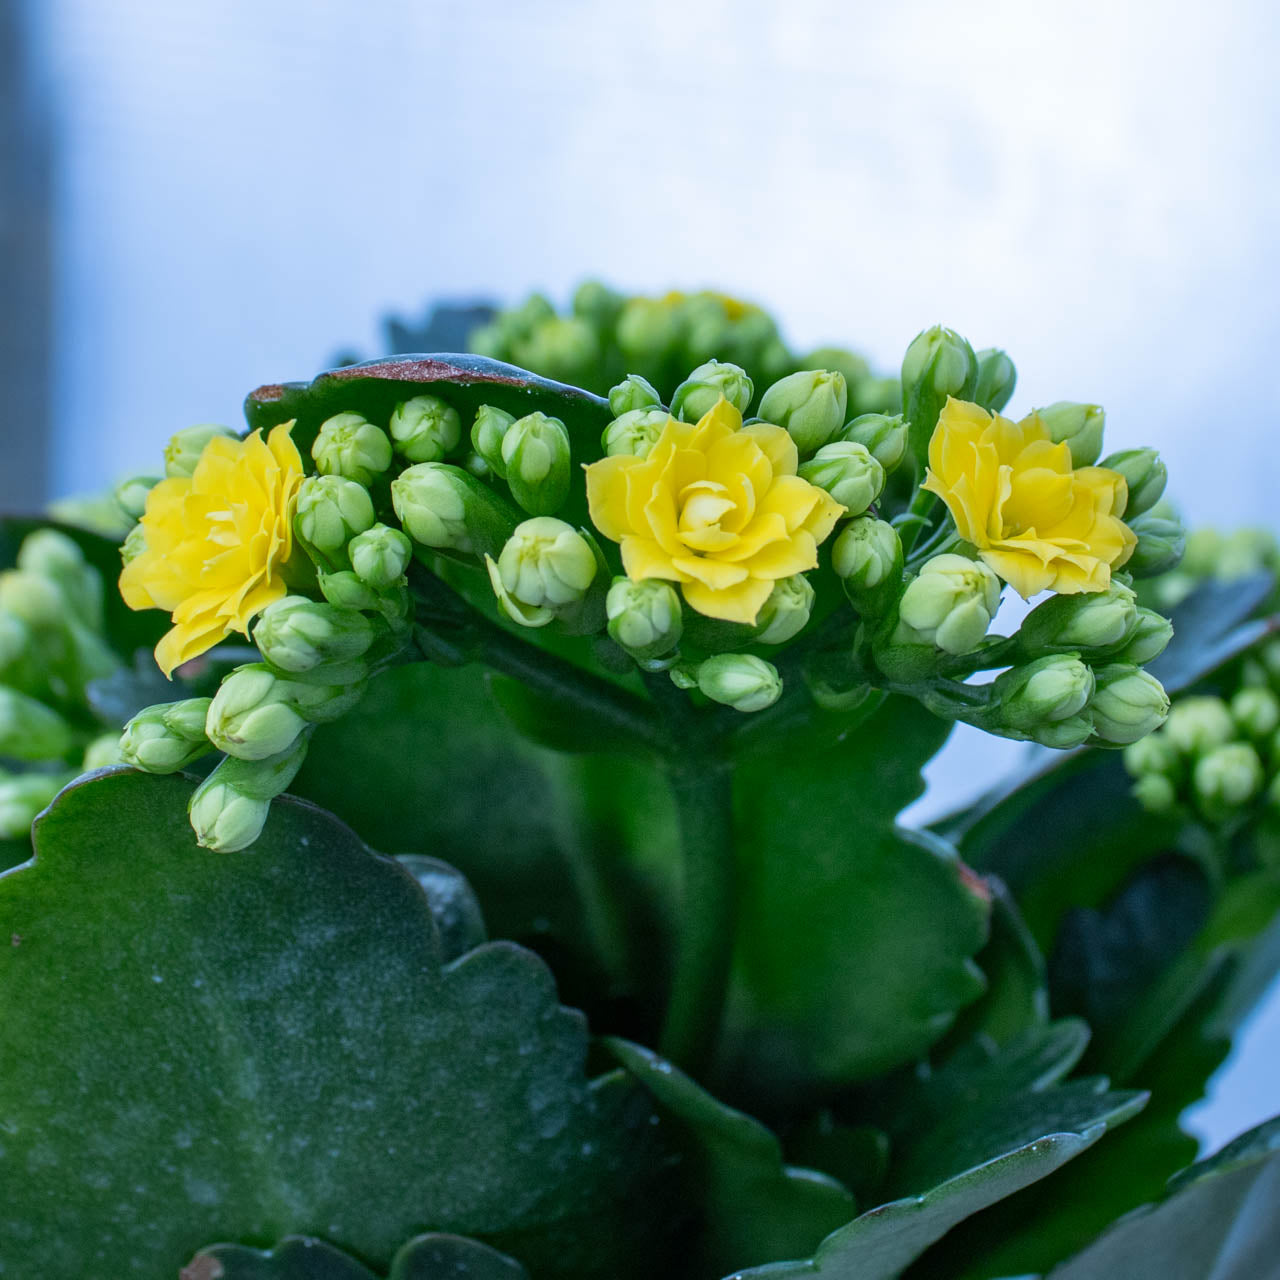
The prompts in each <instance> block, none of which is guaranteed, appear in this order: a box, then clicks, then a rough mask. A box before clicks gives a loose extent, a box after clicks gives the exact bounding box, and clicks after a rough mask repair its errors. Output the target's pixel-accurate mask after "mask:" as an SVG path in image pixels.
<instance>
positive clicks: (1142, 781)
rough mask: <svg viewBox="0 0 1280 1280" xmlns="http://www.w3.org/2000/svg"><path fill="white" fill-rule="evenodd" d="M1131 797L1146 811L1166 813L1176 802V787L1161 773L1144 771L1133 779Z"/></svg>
mask: <svg viewBox="0 0 1280 1280" xmlns="http://www.w3.org/2000/svg"><path fill="white" fill-rule="evenodd" d="M1133 798H1134V799H1135V800H1136V801H1137V802H1138V803H1139V804H1140V805H1141V806H1142V807H1143V808H1144V809H1145V810H1146V811H1147V812H1148V813H1168V812H1169V810H1171V809H1172V808H1173V807H1174V806H1175V805H1176V804H1177V803H1178V789H1177V787H1175V786H1174V784H1173V782H1172V781H1171V780H1170V779H1168V778H1166V777H1165V776H1164V774H1162V773H1144V774H1142V775H1141V776H1140V777H1138V778H1137V779H1135V781H1134V784H1133Z"/></svg>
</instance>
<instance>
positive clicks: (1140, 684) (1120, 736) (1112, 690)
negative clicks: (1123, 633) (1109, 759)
mask: <svg viewBox="0 0 1280 1280" xmlns="http://www.w3.org/2000/svg"><path fill="white" fill-rule="evenodd" d="M1094 680H1095V682H1096V689H1095V692H1094V695H1093V698H1092V700H1091V701H1090V703H1089V710H1090V712H1091V713H1092V715H1093V724H1094V731H1095V732H1096V734H1097V736H1098V737H1099V738H1101V739H1102V740H1103V741H1104V742H1113V743H1115V744H1116V745H1117V746H1126V745H1127V744H1128V743H1130V742H1136V741H1137V740H1138V739H1139V738H1143V737H1146V735H1147V734H1148V733H1150V732H1151V731H1152V730H1153V729H1158V728H1159V727H1160V726H1161V725H1162V724H1163V723H1164V720H1165V717H1166V716H1167V715H1168V714H1169V695H1168V694H1167V693H1165V691H1164V687H1163V686H1162V685H1161V683H1160V681H1159V680H1157V679H1156V678H1155V676H1153V675H1151V674H1149V673H1148V672H1146V671H1144V670H1143V669H1142V668H1141V667H1134V666H1130V665H1129V664H1128V663H1123V662H1119V663H1112V664H1111V665H1110V666H1106V667H1102V668H1101V669H1100V670H1098V671H1095V672H1094Z"/></svg>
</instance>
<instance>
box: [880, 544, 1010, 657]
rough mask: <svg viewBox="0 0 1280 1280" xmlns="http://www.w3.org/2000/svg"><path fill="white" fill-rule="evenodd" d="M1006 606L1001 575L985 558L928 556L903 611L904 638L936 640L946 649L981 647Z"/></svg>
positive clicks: (955, 651) (902, 605)
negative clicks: (997, 616) (997, 612)
mask: <svg viewBox="0 0 1280 1280" xmlns="http://www.w3.org/2000/svg"><path fill="white" fill-rule="evenodd" d="M999 607H1000V579H999V578H997V577H996V575H995V574H994V573H992V572H991V570H990V569H988V568H987V566H986V565H985V564H983V563H982V562H981V561H979V560H969V559H967V558H966V557H965V556H957V555H941V556H934V557H933V559H932V560H927V561H925V563H924V564H923V565H922V566H921V568H920V573H919V576H918V577H916V578H915V579H914V580H913V581H911V582H909V583H908V584H907V589H906V591H904V592H903V593H902V600H901V601H900V602H899V605H898V617H899V619H900V620H901V622H902V623H903V624H904V625H905V626H906V627H907V628H908V634H907V635H904V636H901V637H898V639H899V640H900V641H901V642H904V643H915V644H932V645H934V646H935V647H936V648H938V649H941V650H942V651H943V652H944V653H950V654H961V653H969V652H971V651H972V650H974V649H976V648H977V646H978V645H979V643H981V641H982V639H983V637H984V636H985V635H986V634H987V628H988V627H990V625H991V619H992V618H993V617H994V616H995V612H996V610H997V609H998V608H999Z"/></svg>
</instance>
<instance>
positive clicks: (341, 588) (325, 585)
mask: <svg viewBox="0 0 1280 1280" xmlns="http://www.w3.org/2000/svg"><path fill="white" fill-rule="evenodd" d="M352 541H354V539H352ZM318 580H319V583H320V594H321V595H322V596H324V598H325V599H326V600H327V601H328V602H329V603H330V604H332V605H337V606H338V608H339V609H376V608H377V607H378V595H377V593H376V592H375V591H374V590H373V589H372V588H371V587H370V586H369V584H368V583H366V582H365V581H363V579H361V578H360V577H358V576H357V575H356V574H355V573H353V572H352V571H351V570H350V569H343V570H341V571H340V572H338V573H321V574H319V575H318Z"/></svg>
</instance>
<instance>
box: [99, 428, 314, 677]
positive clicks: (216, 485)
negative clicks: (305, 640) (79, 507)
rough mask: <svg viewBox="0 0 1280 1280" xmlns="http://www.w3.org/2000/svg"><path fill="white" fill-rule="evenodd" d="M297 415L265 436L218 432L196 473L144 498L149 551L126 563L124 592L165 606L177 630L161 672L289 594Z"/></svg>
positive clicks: (139, 602)
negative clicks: (287, 571) (285, 572)
mask: <svg viewBox="0 0 1280 1280" xmlns="http://www.w3.org/2000/svg"><path fill="white" fill-rule="evenodd" d="M292 426H293V423H292V422H288V423H285V424H284V425H283V426H279V427H276V428H275V429H274V430H273V431H272V432H271V435H270V436H269V437H268V438H267V439H266V440H265V441H264V440H263V439H262V433H261V432H260V431H255V432H254V433H253V434H252V435H250V436H249V437H248V439H246V440H238V439H235V438H232V437H226V436H216V437H215V438H214V439H212V440H210V441H209V443H208V444H207V445H206V446H205V448H204V451H203V452H202V453H201V455H200V460H199V462H197V463H196V467H195V470H194V471H193V472H192V474H191V475H190V476H173V477H171V478H170V479H167V480H161V481H160V483H159V484H157V485H156V486H155V488H153V489H152V490H151V492H150V493H149V494H148V495H147V508H146V512H145V513H144V515H143V517H142V521H141V525H142V532H143V536H144V538H145V546H144V549H143V550H142V551H141V553H139V554H138V555H137V556H135V557H134V558H133V559H132V560H130V561H129V563H128V564H127V565H125V568H124V572H123V573H121V575H120V594H121V595H122V596H123V597H124V601H125V603H126V604H127V605H128V606H129V608H131V609H164V610H166V611H168V612H169V613H171V614H172V615H173V628H172V630H170V631H169V632H167V633H166V635H165V636H164V638H163V639H162V640H161V641H160V643H159V644H158V645H156V662H158V663H159V664H160V668H161V670H162V671H163V672H164V673H165V675H170V674H171V673H172V672H173V669H174V668H175V667H177V666H180V665H181V664H182V663H184V662H187V661H188V660H189V659H191V658H195V657H198V656H199V655H200V654H202V653H204V652H205V650H206V649H211V648H213V646H214V645H215V644H217V643H218V642H219V641H220V640H224V639H225V638H226V637H227V636H228V635H230V634H231V633H232V632H233V631H238V632H241V633H242V634H244V635H248V633H249V622H250V620H251V619H252V618H253V617H254V616H255V615H256V614H259V613H261V612H262V610H263V609H265V608H266V607H267V605H269V604H271V603H272V601H274V600H279V599H280V598H281V597H283V596H285V595H287V594H288V588H287V587H286V585H285V580H284V577H283V576H282V573H281V570H282V568H283V566H284V564H285V562H286V561H287V560H288V559H289V556H290V554H291V553H292V551H293V515H294V509H295V507H296V506H297V501H298V485H299V484H300V483H301V482H302V474H303V472H302V458H301V456H300V455H299V453H298V449H297V446H296V445H295V444H294V443H293V440H292V438H291V437H290V435H289V428H290V427H292Z"/></svg>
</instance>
